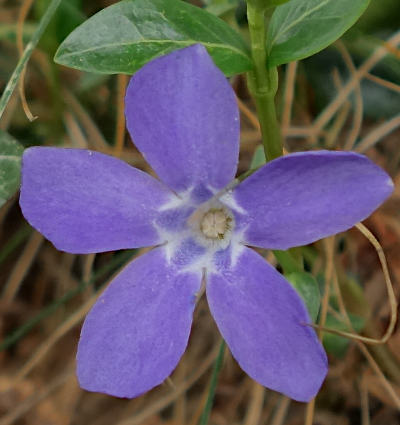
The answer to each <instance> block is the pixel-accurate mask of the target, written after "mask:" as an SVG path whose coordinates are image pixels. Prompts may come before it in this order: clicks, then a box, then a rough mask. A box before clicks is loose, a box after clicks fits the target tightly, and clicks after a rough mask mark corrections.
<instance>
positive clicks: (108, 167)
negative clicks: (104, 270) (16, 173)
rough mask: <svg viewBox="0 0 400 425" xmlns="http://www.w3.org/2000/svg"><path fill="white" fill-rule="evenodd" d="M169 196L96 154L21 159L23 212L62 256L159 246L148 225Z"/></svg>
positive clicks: (44, 152) (45, 152) (29, 153)
mask: <svg viewBox="0 0 400 425" xmlns="http://www.w3.org/2000/svg"><path fill="white" fill-rule="evenodd" d="M172 196H173V195H172V193H171V192H169V191H168V190H167V189H166V188H164V186H163V185H162V184H161V183H159V182H158V181H157V180H155V179H154V178H152V177H151V176H149V175H148V174H146V173H143V172H142V171H139V170H137V169H135V168H133V167H130V166H129V165H128V164H126V163H124V162H122V161H120V160H118V159H116V158H113V157H110V156H107V155H103V154H101V153H98V152H91V151H87V150H80V149H61V148H39V147H35V148H30V149H27V150H26V151H25V153H24V156H23V159H22V185H21V198H20V205H21V209H22V212H23V214H24V216H25V218H26V219H27V220H28V221H29V223H30V224H31V225H32V226H33V227H35V228H36V229H37V230H38V231H39V232H41V233H42V234H43V235H44V236H45V237H46V238H47V239H49V240H50V241H51V242H53V244H54V245H55V246H56V247H57V248H58V249H60V250H63V251H67V252H72V253H80V254H85V253H90V252H101V251H111V250H116V249H122V248H134V247H140V246H147V245H154V244H157V243H160V242H161V241H160V238H159V235H158V233H157V231H156V230H155V228H154V227H153V221H154V220H155V218H156V217H157V216H158V212H157V209H158V208H159V207H160V205H162V204H163V203H166V202H168V201H169V200H170V199H171V197H172Z"/></svg>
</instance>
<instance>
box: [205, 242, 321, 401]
mask: <svg viewBox="0 0 400 425" xmlns="http://www.w3.org/2000/svg"><path fill="white" fill-rule="evenodd" d="M224 260H225V262H226V260H227V259H226V258H225V259H224ZM227 262H228V264H225V265H223V266H221V264H220V266H219V269H220V270H219V273H218V272H216V273H212V274H211V275H210V276H209V278H208V284H207V298H208V303H209V306H210V309H211V313H212V315H213V316H214V318H215V320H216V322H217V325H218V328H219V330H220V332H221V334H222V336H223V337H224V339H225V340H226V342H227V344H228V345H229V348H230V349H231V352H232V355H233V356H234V357H235V359H236V360H237V361H238V363H239V365H240V367H241V368H242V369H243V370H244V371H245V372H246V373H248V374H249V375H250V376H251V377H252V378H253V379H255V380H256V381H257V382H259V383H260V384H262V385H264V386H266V387H268V388H271V389H273V390H275V391H279V392H281V393H283V394H285V395H287V396H288V397H291V398H293V399H295V400H298V401H308V400H310V399H311V398H312V397H314V396H315V395H316V393H317V392H318V390H319V388H320V386H321V384H322V382H323V380H324V378H325V376H326V373H327V359H326V354H325V352H324V350H323V348H322V346H321V344H320V343H319V341H318V339H317V336H316V334H315V332H314V330H313V329H312V328H311V327H309V326H306V325H305V324H306V323H310V322H311V321H310V318H309V316H308V313H307V311H306V308H305V306H304V304H303V301H302V300H301V299H300V297H299V295H298V294H297V293H296V292H295V290H294V289H293V288H292V287H291V286H290V284H289V283H288V282H287V281H286V280H285V279H284V278H283V277H282V276H281V275H280V274H279V273H278V272H277V271H276V270H274V269H273V268H272V267H271V266H270V265H269V264H268V263H267V262H266V261H264V259H263V258H262V257H260V256H259V255H258V254H257V253H256V252H254V251H253V250H251V249H249V248H246V247H243V251H242V253H241V255H240V256H239V258H238V259H237V261H236V264H235V265H233V266H232V267H229V260H228V261H227Z"/></svg>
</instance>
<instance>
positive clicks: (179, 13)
mask: <svg viewBox="0 0 400 425" xmlns="http://www.w3.org/2000/svg"><path fill="white" fill-rule="evenodd" d="M195 43H202V44H203V45H204V46H205V47H206V48H207V50H208V52H209V53H210V55H211V56H212V58H213V59H214V61H215V63H216V64H217V66H219V68H220V69H221V70H222V71H223V72H224V73H225V74H226V75H228V76H229V75H233V74H238V73H241V72H245V71H248V70H250V69H251V67H252V62H251V59H250V54H249V51H248V48H247V46H246V44H245V42H244V41H243V39H242V38H241V37H240V35H239V34H238V33H236V32H235V31H234V30H233V29H232V28H231V27H230V26H229V25H227V24H226V23H225V22H224V21H222V20H221V19H219V18H217V17H216V16H214V15H212V14H211V13H208V12H206V11H204V10H202V9H200V8H198V7H195V6H192V5H190V4H187V3H184V2H182V1H180V0H124V1H121V2H119V3H117V4H115V5H112V6H110V7H107V8H106V9H104V10H102V11H101V12H99V13H97V14H96V15H94V16H92V17H91V18H90V19H88V20H87V21H86V22H84V23H83V24H82V25H80V26H79V27H78V28H77V29H76V30H74V31H73V32H72V33H71V34H70V35H69V36H68V37H67V38H66V40H64V42H63V43H62V44H61V46H60V47H59V49H58V51H57V53H56V55H55V61H56V62H58V63H60V64H62V65H66V66H70V67H72V68H77V69H81V70H84V71H90V72H98V73H104V74H115V73H125V74H133V73H134V72H135V71H136V70H138V69H139V68H140V67H142V66H143V65H144V64H145V63H147V62H148V61H150V60H152V59H154V58H156V57H158V56H161V55H165V54H167V53H169V52H171V51H173V50H176V49H180V48H183V47H186V46H189V45H192V44H195Z"/></svg>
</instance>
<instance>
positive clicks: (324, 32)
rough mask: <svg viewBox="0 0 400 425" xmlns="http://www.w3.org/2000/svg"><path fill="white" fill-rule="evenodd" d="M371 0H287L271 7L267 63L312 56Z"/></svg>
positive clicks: (342, 30) (335, 38) (343, 29)
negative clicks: (280, 4) (275, 6)
mask: <svg viewBox="0 0 400 425" xmlns="http://www.w3.org/2000/svg"><path fill="white" fill-rule="evenodd" d="M369 1H370V0H290V1H289V2H288V3H286V4H284V5H282V6H279V7H278V8H276V10H275V11H274V13H273V15H272V18H271V22H270V25H269V28H268V39H267V40H268V41H267V48H268V51H269V59H268V63H269V65H270V66H277V65H281V64H284V63H288V62H291V61H294V60H298V59H303V58H306V57H308V56H311V55H313V54H315V53H317V52H319V51H320V50H322V49H324V48H325V47H327V46H329V45H330V44H331V43H333V42H334V41H335V40H337V39H338V38H339V37H340V36H341V35H342V34H343V33H344V32H345V31H347V30H348V29H349V28H350V27H351V26H352V25H353V24H354V23H355V22H356V21H357V19H358V18H359V17H360V16H361V15H362V13H363V12H364V10H365V9H366V8H367V6H368V3H369Z"/></svg>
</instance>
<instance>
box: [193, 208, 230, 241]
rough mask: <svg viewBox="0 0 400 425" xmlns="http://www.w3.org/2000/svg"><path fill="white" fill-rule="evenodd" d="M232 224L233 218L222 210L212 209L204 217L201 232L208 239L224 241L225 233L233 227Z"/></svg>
mask: <svg viewBox="0 0 400 425" xmlns="http://www.w3.org/2000/svg"><path fill="white" fill-rule="evenodd" d="M231 222H232V218H231V217H229V216H228V215H227V214H226V213H225V211H224V210H223V209H222V208H221V209H215V208H212V209H210V210H209V211H207V212H206V213H205V214H204V215H203V218H202V219H201V223H200V230H201V231H202V233H203V235H204V236H205V237H206V238H208V239H224V237H225V233H226V232H227V231H228V230H229V229H230V227H231V226H230V223H231Z"/></svg>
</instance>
